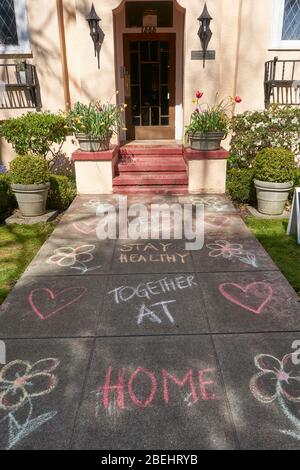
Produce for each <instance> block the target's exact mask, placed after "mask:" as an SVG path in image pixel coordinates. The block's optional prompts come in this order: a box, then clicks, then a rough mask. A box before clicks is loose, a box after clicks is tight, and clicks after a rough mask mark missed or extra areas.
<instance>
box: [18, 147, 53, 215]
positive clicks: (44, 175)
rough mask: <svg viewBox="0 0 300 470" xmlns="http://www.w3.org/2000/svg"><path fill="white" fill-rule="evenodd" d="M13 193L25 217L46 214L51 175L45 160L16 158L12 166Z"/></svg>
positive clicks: (29, 156) (27, 157)
mask: <svg viewBox="0 0 300 470" xmlns="http://www.w3.org/2000/svg"><path fill="white" fill-rule="evenodd" d="M9 174H10V180H11V187H12V191H13V193H14V194H15V196H16V199H17V202H18V206H19V209H20V212H21V214H22V215H23V216H24V217H37V216H39V215H43V214H45V212H46V202H47V196H48V191H49V189H50V183H49V181H50V174H49V171H48V165H47V162H46V161H45V159H44V158H42V157H34V156H31V155H26V156H19V157H16V158H15V159H14V160H13V161H12V162H11V164H10V173H9Z"/></svg>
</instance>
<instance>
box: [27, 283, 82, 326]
mask: <svg viewBox="0 0 300 470" xmlns="http://www.w3.org/2000/svg"><path fill="white" fill-rule="evenodd" d="M86 292H87V289H86V288H85V287H70V288H69V289H64V290H62V291H60V292H58V293H57V294H54V292H53V291H52V290H51V289H47V288H42V289H35V290H33V291H32V292H31V293H30V294H29V297H28V302H29V304H30V306H31V308H32V310H33V311H34V313H35V314H36V315H37V316H38V317H39V318H40V319H41V320H48V318H51V317H53V315H56V314H57V313H59V312H61V311H62V310H65V309H66V308H67V307H70V306H71V305H73V304H75V302H77V301H78V300H79V299H81V297H82V296H83V295H84V294H85V293H86ZM63 296H64V297H63ZM45 297H46V302H47V303H49V301H51V302H52V303H53V306H54V307H53V310H51V311H50V312H47V313H46V312H43V311H42V307H38V306H37V302H38V303H39V305H41V304H42V303H43V300H44V301H45ZM57 304H60V305H57Z"/></svg>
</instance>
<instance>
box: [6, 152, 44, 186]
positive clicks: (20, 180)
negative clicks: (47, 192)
mask: <svg viewBox="0 0 300 470" xmlns="http://www.w3.org/2000/svg"><path fill="white" fill-rule="evenodd" d="M10 178H11V182H12V183H13V184H42V183H47V182H48V181H49V178H50V175H49V172H48V165H47V162H46V161H45V160H44V159H43V158H42V157H33V156H31V155H27V156H19V157H16V158H15V159H14V160H13V161H12V162H11V164H10Z"/></svg>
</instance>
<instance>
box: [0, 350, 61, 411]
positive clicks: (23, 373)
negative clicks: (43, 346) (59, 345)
mask: <svg viewBox="0 0 300 470" xmlns="http://www.w3.org/2000/svg"><path fill="white" fill-rule="evenodd" d="M58 365H59V360H58V359H52V358H50V359H43V360H41V361H38V362H36V363H35V364H33V365H31V364H30V363H29V362H26V361H21V360H18V361H13V362H10V363H9V364H7V365H6V366H4V367H3V369H2V370H1V372H0V410H4V411H8V412H12V411H16V410H17V409H19V408H20V407H21V406H23V405H24V404H25V402H26V400H30V399H31V398H35V397H41V396H44V395H47V394H49V393H51V392H52V390H53V389H54V388H55V387H56V385H57V377H56V376H55V375H54V374H53V371H54V370H55V369H56V368H57V367H58Z"/></svg>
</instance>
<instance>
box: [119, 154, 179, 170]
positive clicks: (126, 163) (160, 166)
mask: <svg viewBox="0 0 300 470" xmlns="http://www.w3.org/2000/svg"><path fill="white" fill-rule="evenodd" d="M118 169H119V172H120V173H124V172H136V171H140V172H156V171H186V163H185V161H184V160H183V158H180V157H178V158H177V157H164V158H161V157H153V158H148V157H141V156H138V157H136V156H135V157H133V158H131V159H128V160H121V161H119V163H118Z"/></svg>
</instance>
